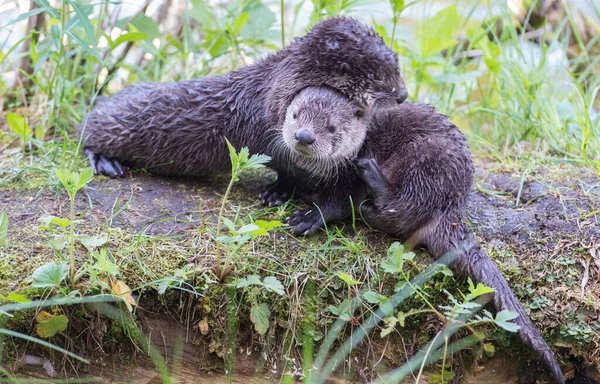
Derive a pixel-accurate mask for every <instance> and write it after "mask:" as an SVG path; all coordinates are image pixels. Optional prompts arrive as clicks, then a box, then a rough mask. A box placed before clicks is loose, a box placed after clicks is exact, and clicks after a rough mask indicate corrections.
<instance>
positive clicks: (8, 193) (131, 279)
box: [0, 160, 600, 384]
mask: <svg viewBox="0 0 600 384" xmlns="http://www.w3.org/2000/svg"><path fill="white" fill-rule="evenodd" d="M476 167H477V175H476V187H477V188H476V190H474V191H473V193H472V194H471V197H470V202H469V220H470V225H471V227H472V228H473V230H474V231H475V233H476V235H477V236H478V238H479V239H480V241H481V243H482V244H483V245H484V247H485V248H486V249H487V251H488V254H489V255H490V257H492V258H493V259H494V260H495V261H496V262H497V263H498V265H499V266H500V268H501V270H502V271H503V273H504V274H505V276H506V278H507V280H508V281H509V283H510V284H511V286H513V287H514V290H515V292H516V293H517V295H518V296H519V298H520V299H521V302H522V303H524V305H525V306H526V309H528V310H529V311H530V316H531V318H532V319H533V321H534V323H535V324H536V325H537V326H538V328H539V329H541V330H543V331H544V335H545V336H546V338H547V340H550V341H551V342H552V343H553V344H554V345H555V346H556V347H558V351H559V354H560V356H561V357H562V362H563V363H564V369H565V371H567V372H569V374H571V373H574V372H575V370H576V369H577V370H579V371H582V370H587V374H588V375H591V373H590V372H592V370H593V368H595V369H599V368H600V348H599V343H600V335H599V332H600V327H599V326H598V316H599V314H600V281H599V280H600V226H599V225H598V221H599V220H600V181H599V179H598V178H597V176H596V175H595V174H594V173H593V172H592V171H590V170H588V169H585V168H581V167H573V166H569V165H548V166H544V167H537V168H536V169H534V170H530V171H528V172H527V174H525V176H524V177H523V174H521V173H519V172H518V171H515V170H514V169H513V170H512V171H509V170H508V169H506V167H505V166H504V165H503V164H499V163H494V162H489V161H487V160H486V161H481V160H480V161H476ZM271 179H272V174H271V173H269V172H254V173H252V174H248V175H244V176H243V177H242V180H241V182H240V183H239V184H236V186H235V187H234V191H233V195H232V199H231V201H232V204H233V205H234V206H241V207H243V208H244V209H245V210H250V211H258V212H263V213H264V211H260V209H261V208H260V207H259V206H258V203H257V199H256V197H257V196H258V193H259V191H260V189H261V187H262V186H264V185H265V184H266V183H268V182H270V181H271ZM227 182H228V178H227V177H226V176H225V177H218V178H213V179H206V180H193V179H179V178H159V177H154V176H150V175H146V174H144V173H135V174H133V175H128V177H127V178H124V179H118V180H111V179H108V178H103V177H96V178H95V179H94V181H93V182H92V183H91V185H90V186H91V187H90V188H88V189H87V191H86V193H80V194H79V195H78V199H77V205H76V213H78V214H83V216H82V217H83V218H84V219H85V221H84V223H82V224H81V225H80V227H78V228H85V232H88V231H89V232H92V233H96V232H97V231H102V228H104V227H106V226H107V225H108V226H110V227H111V228H115V230H116V229H117V228H118V229H119V231H121V232H122V233H129V234H139V233H145V234H146V235H147V236H151V237H153V238H166V239H171V238H174V237H177V238H178V239H186V240H189V239H190V238H191V237H193V236H195V235H196V234H197V233H198V232H199V230H198V228H201V227H202V226H203V225H204V224H206V223H210V222H214V221H215V217H216V214H217V213H218V209H219V208H220V201H221V197H222V193H223V191H224V190H225V188H226V185H227ZM119 207H124V209H122V210H121V211H119ZM0 211H6V212H8V215H9V223H10V227H9V236H8V242H7V243H8V245H7V246H4V247H3V248H0V281H1V282H0V293H1V294H5V293H7V292H11V291H15V290H16V291H23V290H27V289H29V288H28V287H29V282H28V281H26V279H25V278H26V277H28V276H30V275H31V273H32V272H33V270H35V268H37V267H38V266H39V265H41V264H43V263H45V262H47V261H48V260H54V259H53V254H52V251H51V250H50V249H49V247H48V246H46V245H45V243H46V241H47V240H48V239H49V235H48V233H47V232H44V231H41V230H39V218H40V217H43V216H47V215H54V216H60V217H67V216H68V212H69V202H68V198H67V197H66V195H65V194H60V193H57V192H56V190H55V189H53V188H44V189H41V190H39V189H36V190H27V189H21V188H20V187H19V186H18V185H15V184H12V185H9V186H8V187H0ZM269 212H270V213H269ZM269 212H267V213H265V214H273V210H271V211H269ZM113 215H114V217H112V219H111V216H113ZM117 233H119V232H117ZM112 236H115V235H114V234H111V237H112ZM318 236H321V235H318ZM377 236H380V235H377ZM201 237H202V236H200V238H201ZM380 237H382V238H384V239H385V236H380ZM279 238H280V239H283V238H285V240H281V241H285V242H286V243H287V244H294V243H295V242H296V240H294V239H293V238H291V237H286V236H281V237H279ZM113 241H114V240H111V244H112V245H115V244H113ZM189 241H190V242H189V243H185V244H189V245H190V246H194V247H198V249H197V252H196V254H197V257H199V258H202V254H203V253H202V250H203V249H202V248H201V247H202V246H203V244H204V243H202V242H201V241H199V240H198V239H196V240H195V241H196V243H193V244H192V240H189ZM155 246H156V247H166V246H168V242H166V243H165V244H163V243H160V244H159V245H155ZM157 254H158V252H157ZM188 256H189V255H176V254H174V255H171V258H170V259H169V258H165V257H164V256H162V253H160V255H159V256H155V257H154V258H150V259H148V260H146V264H145V265H146V267H150V269H152V272H153V273H154V274H155V275H156V276H159V277H161V276H168V275H169V274H172V273H173V272H174V271H175V270H176V269H177V268H179V267H181V265H182V264H185V262H186V260H183V259H185V258H187V257H188ZM187 261H188V262H189V260H187ZM199 262H200V263H202V260H200V261H199ZM121 268H122V270H123V271H124V273H127V276H128V277H127V283H128V284H129V285H130V286H137V285H136V284H139V283H143V282H145V281H147V280H144V278H143V277H140V274H138V273H136V272H135V269H134V267H133V266H132V265H130V264H123V265H122V266H121ZM156 312H160V311H159V310H157V309H156V308H146V312H145V313H141V314H138V315H139V316H141V317H142V318H143V319H144V327H145V329H147V330H148V329H150V330H152V332H151V338H152V340H154V341H155V342H156V343H157V345H159V346H160V345H162V346H163V347H162V351H163V353H167V354H168V349H169V348H172V347H173V345H172V340H174V339H176V338H177V336H178V335H179V336H181V338H182V340H185V341H186V342H185V343H184V353H183V363H182V369H181V370H180V372H181V378H182V380H183V381H181V382H183V383H186V382H190V383H192V382H205V381H211V382H215V383H219V382H220V381H219V380H221V379H223V377H221V376H220V375H215V374H214V372H217V371H218V369H211V367H217V366H218V363H217V362H214V363H213V360H215V359H216V360H218V358H215V356H214V354H212V357H211V356H209V355H210V354H209V353H207V352H206V349H205V348H199V347H198V346H197V345H198V343H195V342H192V341H191V340H192V339H193V338H191V337H190V330H189V328H188V325H186V324H182V323H181V322H174V321H169V320H168V318H165V316H153V313H156ZM196 334H197V332H196ZM195 337H196V338H197V336H195ZM165 340H169V342H166V341H165ZM138 353H139V352H138ZM255 355H256V354H254V356H255ZM111 358H112V360H111ZM515 359H516V360H519V359H521V357H519V356H514V355H510V354H509V355H501V354H499V355H497V356H496V357H494V358H492V359H490V360H489V361H487V362H486V363H485V364H484V366H485V369H483V370H482V371H481V372H478V373H477V374H473V373H469V374H467V375H466V377H465V381H464V382H466V383H479V382H486V383H489V384H493V383H516V382H517V378H518V372H517V370H518V369H517V364H515V363H514V362H515ZM524 359H525V360H526V359H527V357H525V358H524ZM115 360H119V359H117V358H115V356H112V357H111V356H107V357H105V358H103V359H101V360H98V361H97V362H96V363H93V364H92V365H91V368H90V370H89V373H90V374H92V375H96V377H97V378H98V380H99V381H98V382H115V383H120V382H123V383H125V382H127V383H155V382H156V383H158V382H160V377H159V376H157V374H156V372H155V371H154V369H153V368H152V365H151V364H148V359H147V358H144V357H143V356H140V359H138V360H136V362H135V364H133V365H129V366H128V367H129V368H127V369H124V368H122V367H121V364H120V363H115ZM125 360H127V361H129V359H125ZM238 360H239V358H238ZM575 360H577V361H578V362H579V363H577V364H575V363H573V362H574V361H575ZM237 363H239V366H240V367H243V366H244V363H243V362H242V361H238V362H237ZM237 363H236V364H237ZM255 364H256V360H251V361H250V362H249V363H248V364H246V365H247V366H248V367H255V366H256V365H255ZM467 370H469V369H467ZM27 372H28V373H27V374H26V375H32V376H37V377H40V375H41V376H43V374H42V373H35V372H36V371H35V369H32V370H27ZM206 372H212V373H213V375H212V376H211V375H208V376H207V373H206ZM252 372H253V368H248V369H245V368H243V369H241V370H240V371H239V373H240V375H242V376H240V377H241V379H240V378H238V379H236V380H237V381H234V382H247V383H252V382H265V380H267V379H266V378H264V377H263V376H261V377H260V378H256V377H254V376H252ZM500 373H501V374H500ZM200 374H201V375H203V376H200V377H199V376H198V375H200ZM244 375H246V376H244ZM269 380H270V379H269ZM273 380H275V379H273Z"/></svg>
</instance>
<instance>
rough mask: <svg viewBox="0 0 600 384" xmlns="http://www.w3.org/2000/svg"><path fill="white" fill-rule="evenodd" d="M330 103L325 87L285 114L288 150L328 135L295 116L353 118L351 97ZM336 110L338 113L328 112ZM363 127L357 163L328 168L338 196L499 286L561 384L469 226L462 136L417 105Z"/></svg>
mask: <svg viewBox="0 0 600 384" xmlns="http://www.w3.org/2000/svg"><path fill="white" fill-rule="evenodd" d="M327 98H330V99H334V98H340V96H339V95H337V94H335V93H333V92H331V91H329V90H326V89H319V88H312V89H306V90H304V92H303V95H302V97H301V98H300V97H298V98H297V99H294V100H293V101H292V103H291V105H290V107H289V111H288V117H289V116H290V114H291V115H292V118H288V121H286V123H285V124H284V128H283V134H282V136H283V138H282V140H283V141H284V142H285V143H286V144H287V145H288V146H289V148H290V149H289V150H290V151H291V152H293V153H295V154H297V155H299V156H300V155H304V154H307V153H311V150H312V149H311V148H310V147H311V145H313V144H311V143H310V140H309V141H306V140H299V139H298V137H300V138H304V137H312V136H317V137H322V136H326V135H327V132H320V131H318V130H314V129H311V125H310V123H304V124H297V123H294V120H296V118H294V114H295V113H296V112H297V113H298V114H297V116H296V117H297V119H298V121H300V118H301V117H303V116H304V119H305V120H304V121H313V120H315V119H316V116H321V118H328V119H333V118H334V116H337V115H339V114H345V115H347V116H351V115H352V114H353V111H354V109H353V106H352V104H351V103H350V102H349V101H348V100H346V99H343V98H341V100H338V101H337V102H333V101H330V102H328V103H324V102H323V100H324V99H327ZM334 105H335V109H332V108H330V107H331V106H334ZM336 119H338V120H339V118H336ZM359 123H362V124H368V127H366V129H357V128H356V127H351V128H350V131H349V132H346V133H345V134H355V133H356V132H367V135H366V137H365V139H364V143H363V145H362V148H361V149H360V151H359V152H357V153H356V155H357V156H356V158H350V157H349V158H347V159H346V160H345V161H342V160H340V159H335V160H333V161H331V163H327V164H335V165H334V167H335V168H334V170H333V171H334V173H335V174H336V177H335V179H333V180H337V181H336V183H337V184H338V185H337V186H335V187H334V188H333V189H335V190H340V191H344V192H345V193H346V195H345V196H338V198H339V199H341V200H349V198H348V195H350V197H352V200H353V201H354V202H355V203H356V205H355V206H357V207H359V211H360V214H361V215H362V217H363V219H364V220H365V221H366V222H367V223H368V224H369V225H371V226H372V227H373V228H375V229H377V230H380V231H382V232H384V233H387V234H390V235H392V236H394V237H398V238H400V239H401V240H403V241H406V242H407V244H408V245H409V246H411V245H413V246H414V245H422V246H425V248H426V249H427V250H428V251H429V253H430V254H431V255H432V256H433V258H435V259H439V258H440V257H441V256H443V255H444V254H446V253H447V252H449V251H452V250H458V252H459V254H458V255H459V256H458V258H457V259H456V260H455V261H454V262H453V263H452V264H451V265H450V267H451V268H452V269H453V270H454V271H456V272H457V273H458V274H459V275H466V276H470V277H472V278H473V279H474V280H475V281H477V282H481V283H483V284H485V285H487V286H489V287H492V288H494V289H495V293H494V304H495V307H496V309H497V310H498V311H500V310H512V311H515V312H517V313H518V315H519V316H518V317H517V318H516V319H515V323H516V324H518V325H519V326H520V331H519V336H520V338H521V340H522V341H524V342H525V344H527V345H528V346H529V347H531V348H532V349H533V350H534V351H535V352H536V353H538V354H539V355H540V357H541V358H542V360H543V361H544V363H545V364H546V365H547V367H548V368H549V369H550V371H551V372H552V374H553V376H554V377H555V378H556V381H557V382H559V383H564V377H563V374H562V371H561V369H560V366H559V364H558V362H557V360H556V358H555V356H554V354H553V352H552V351H551V350H550V348H549V347H548V345H547V344H546V343H545V341H544V339H543V337H542V335H541V334H540V333H539V332H538V331H537V329H536V328H535V326H534V325H533V324H532V322H531V320H529V318H528V317H527V315H526V314H525V311H524V309H523V307H522V306H521V304H520V303H519V301H518V299H517V298H516V296H515V295H514V293H513V292H512V290H511V289H510V287H509V286H508V283H507V282H506V280H505V279H504V277H503V276H502V274H501V272H500V270H499V269H498V268H497V267H496V265H495V264H494V262H493V261H492V260H491V259H490V258H489V257H488V256H487V255H486V253H485V252H484V251H483V250H482V248H481V246H480V244H479V243H478V241H477V240H476V238H475V236H474V235H473V233H472V232H471V230H470V229H469V227H468V226H467V223H466V206H467V198H468V196H469V193H470V191H471V188H472V183H473V173H474V167H473V163H472V159H471V153H470V150H469V148H468V145H467V141H466V138H465V137H464V135H463V134H462V133H461V132H460V131H459V129H458V128H457V127H456V126H455V125H454V124H452V123H451V122H450V121H449V120H448V117H447V116H445V115H442V114H440V113H438V112H436V110H435V109H434V108H433V107H431V106H428V105H422V104H416V103H404V104H401V105H398V106H396V107H395V108H393V109H387V110H377V111H375V113H373V114H372V116H371V117H370V118H366V119H363V120H362V121H360V122H359ZM294 138H296V140H294ZM358 139H359V140H360V139H361V138H358ZM315 152H318V151H317V150H315ZM345 154H349V152H345ZM318 161H321V162H322V163H323V164H326V162H325V161H323V160H318ZM351 162H352V163H353V164H354V165H355V166H356V168H354V167H353V166H352V165H351V164H352V163H351ZM324 166H325V165H324ZM309 167H310V166H309ZM330 179H332V177H331V176H330ZM340 185H341V186H342V188H340ZM366 198H368V200H365V199H366ZM361 202H362V203H361ZM338 206H340V207H341V206H342V205H341V204H339V205H338ZM347 208H348V207H347ZM305 212H306V211H298V212H296V213H294V214H293V215H292V216H291V217H290V219H289V222H290V224H292V225H294V226H295V227H294V228H293V229H292V232H296V233H298V232H300V231H307V232H308V233H312V232H314V231H316V229H317V228H318V226H317V227H314V226H313V227H310V228H308V229H305V225H306V223H304V222H303V221H302V220H301V219H302V217H303V215H304V214H305ZM349 214H350V209H349V208H348V209H347V210H346V211H344V212H341V211H339V212H337V217H341V218H343V217H344V216H348V215H349ZM321 224H322V222H321Z"/></svg>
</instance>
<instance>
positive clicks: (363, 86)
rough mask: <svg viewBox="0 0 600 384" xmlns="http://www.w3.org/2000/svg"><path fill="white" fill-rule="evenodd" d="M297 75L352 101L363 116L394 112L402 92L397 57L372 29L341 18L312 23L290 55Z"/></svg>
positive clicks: (405, 93) (403, 88) (402, 98)
mask: <svg viewBox="0 0 600 384" xmlns="http://www.w3.org/2000/svg"><path fill="white" fill-rule="evenodd" d="M295 49H297V52H296V54H295V55H293V57H292V58H291V59H293V60H294V61H295V64H296V65H297V63H298V61H299V60H298V58H303V59H304V60H300V68H297V70H298V71H299V73H302V74H303V76H304V77H306V76H307V74H310V76H311V77H312V78H313V79H315V80H316V83H313V84H312V85H315V86H327V87H329V88H333V89H335V90H336V91H339V92H340V93H341V94H342V95H344V96H346V97H348V98H350V99H352V100H355V101H357V102H358V103H360V104H361V105H362V106H363V108H365V109H366V110H367V111H371V109H372V108H374V107H375V108H379V107H384V108H387V107H394V106H396V105H397V104H400V103H402V102H404V100H406V98H407V95H408V92H407V90H406V85H405V83H404V79H403V78H402V75H401V74H400V67H399V65H398V55H397V54H396V52H394V51H393V50H392V49H391V48H390V47H389V46H388V45H386V44H385V42H384V40H383V38H382V37H381V36H380V35H379V34H377V33H376V32H375V31H374V30H373V29H372V28H369V27H367V26H365V25H363V24H361V23H360V22H358V21H356V20H354V19H351V18H346V17H335V18H331V19H328V20H325V21H322V22H320V23H318V24H316V25H315V26H314V27H313V28H312V29H311V30H310V31H309V32H308V33H307V34H306V36H304V37H303V38H301V39H299V40H298V41H296V42H295V43H294V44H293V46H292V47H291V50H292V51H294V50H295Z"/></svg>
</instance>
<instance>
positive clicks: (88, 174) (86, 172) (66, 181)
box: [51, 168, 94, 283]
mask: <svg viewBox="0 0 600 384" xmlns="http://www.w3.org/2000/svg"><path fill="white" fill-rule="evenodd" d="M54 174H55V175H56V177H57V178H58V180H59V181H60V183H61V184H62V186H63V187H64V188H65V190H66V191H67V194H68V195H69V200H70V202H71V205H70V206H71V217H70V219H69V220H67V219H55V220H54V222H57V223H59V225H60V226H61V227H62V228H66V227H69V238H68V242H69V262H70V268H69V277H70V279H71V283H75V195H76V194H77V192H78V191H79V190H81V189H82V188H83V187H85V186H86V185H87V184H88V183H89V182H90V181H92V177H93V176H94V171H93V170H92V169H91V168H85V169H83V170H82V171H81V172H73V171H69V170H66V169H55V170H54ZM51 221H52V219H51Z"/></svg>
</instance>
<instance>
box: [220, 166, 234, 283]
mask: <svg viewBox="0 0 600 384" xmlns="http://www.w3.org/2000/svg"><path fill="white" fill-rule="evenodd" d="M235 174H236V172H235V171H233V172H232V173H231V180H229V185H228V186H227V190H226V191H225V196H223V202H222V203H221V210H219V220H218V221H217V238H216V239H215V242H216V244H217V251H216V252H217V268H219V267H220V266H221V244H220V242H219V236H220V235H221V224H222V223H223V212H224V211H225V203H227V197H229V192H231V188H232V187H233V183H234V180H235V176H236V175H235ZM224 270H225V269H224ZM224 270H223V271H224ZM220 275H221V276H219V278H220V279H222V278H223V273H220Z"/></svg>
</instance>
